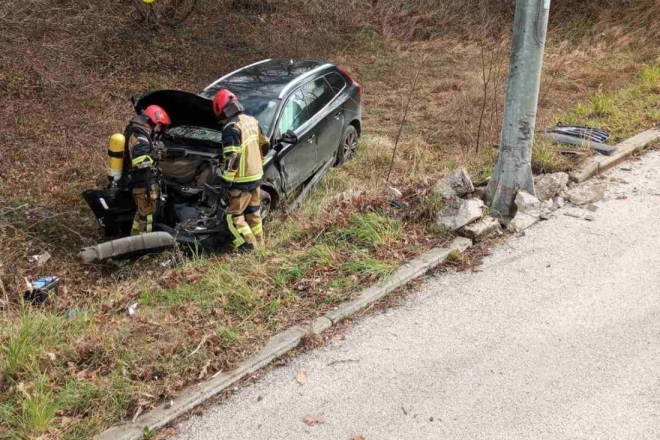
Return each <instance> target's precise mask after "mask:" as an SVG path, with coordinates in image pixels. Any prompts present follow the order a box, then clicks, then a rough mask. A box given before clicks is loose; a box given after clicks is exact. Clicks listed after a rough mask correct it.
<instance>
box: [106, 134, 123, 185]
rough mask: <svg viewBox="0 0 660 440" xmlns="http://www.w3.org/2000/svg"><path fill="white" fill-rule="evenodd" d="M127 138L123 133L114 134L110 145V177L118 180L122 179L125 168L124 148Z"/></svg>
mask: <svg viewBox="0 0 660 440" xmlns="http://www.w3.org/2000/svg"><path fill="white" fill-rule="evenodd" d="M125 148H126V138H125V137H124V135H123V134H119V133H117V134H113V135H112V137H111V138H110V145H109V146H108V179H109V180H110V182H116V181H118V180H119V179H121V176H122V172H123V170H124V153H125V152H124V149H125Z"/></svg>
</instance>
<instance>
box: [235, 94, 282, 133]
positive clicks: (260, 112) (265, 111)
mask: <svg viewBox="0 0 660 440" xmlns="http://www.w3.org/2000/svg"><path fill="white" fill-rule="evenodd" d="M239 100H240V101H241V104H243V107H245V113H247V114H248V115H250V116H254V117H255V118H257V120H258V121H259V125H261V131H262V132H263V133H264V134H265V135H268V133H269V132H270V127H271V126H272V125H273V122H274V119H275V110H277V101H275V100H273V99H267V98H245V99H241V98H239Z"/></svg>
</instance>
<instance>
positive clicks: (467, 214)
mask: <svg viewBox="0 0 660 440" xmlns="http://www.w3.org/2000/svg"><path fill="white" fill-rule="evenodd" d="M483 208H484V202H483V201H481V200H479V199H470V200H463V199H456V198H452V199H449V200H448V201H447V204H446V205H445V206H444V208H442V210H441V211H440V212H439V213H438V217H437V222H438V226H440V227H441V228H443V229H445V230H447V231H450V232H454V231H457V230H459V229H461V228H462V227H464V226H466V225H469V224H470V223H472V222H473V221H475V220H478V219H480V218H481V217H482V216H483Z"/></svg>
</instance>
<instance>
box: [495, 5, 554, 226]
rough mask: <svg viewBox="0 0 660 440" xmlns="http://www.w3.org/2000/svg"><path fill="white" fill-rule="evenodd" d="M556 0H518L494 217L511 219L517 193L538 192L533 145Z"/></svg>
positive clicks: (498, 164) (496, 174)
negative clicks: (546, 45) (533, 169)
mask: <svg viewBox="0 0 660 440" xmlns="http://www.w3.org/2000/svg"><path fill="white" fill-rule="evenodd" d="M550 1H551V0H517V2H516V15H515V19H514V23H513V52H512V54H511V61H510V66H509V86H508V89H507V92H506V106H505V108H504V124H503V125H502V139H501V142H500V155H499V158H498V160H497V165H496V166H495V169H494V170H493V175H492V177H491V179H490V182H489V183H488V188H487V189H486V198H487V201H488V205H489V206H490V208H491V210H492V211H493V214H494V215H496V216H498V217H508V216H510V215H511V214H512V212H513V211H512V208H513V203H514V199H515V196H516V193H517V192H518V191H521V190H524V191H527V192H528V193H530V194H535V192H534V178H533V176H532V166H531V161H532V146H533V144H534V130H535V127H536V110H537V106H538V100H539V89H540V87H541V71H542V70H543V52H544V48H545V38H546V35H547V32H548V16H549V13H550Z"/></svg>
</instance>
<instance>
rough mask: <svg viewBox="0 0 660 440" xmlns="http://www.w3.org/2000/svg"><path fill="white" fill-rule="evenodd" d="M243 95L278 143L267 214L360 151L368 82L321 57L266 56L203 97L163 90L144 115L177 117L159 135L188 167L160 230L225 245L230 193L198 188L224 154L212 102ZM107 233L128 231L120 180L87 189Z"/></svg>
mask: <svg viewBox="0 0 660 440" xmlns="http://www.w3.org/2000/svg"><path fill="white" fill-rule="evenodd" d="M223 88H225V89H229V90H231V91H232V92H233V93H235V94H236V95H237V96H238V98H239V100H240V101H241V103H243V105H244V106H245V108H246V113H248V114H250V115H252V116H254V117H256V118H257V120H258V121H259V123H260V125H261V129H262V131H263V133H264V134H265V135H266V136H267V137H268V138H269V139H270V141H271V146H272V148H271V149H270V151H269V152H268V154H267V156H266V161H265V164H264V173H265V177H264V183H263V185H262V190H263V192H262V215H263V217H264V218H266V217H267V216H268V213H269V212H270V210H271V209H272V208H276V207H277V206H278V204H279V201H280V200H281V199H282V196H287V195H289V194H291V193H292V192H293V191H294V190H295V189H296V188H298V187H300V186H301V185H302V184H303V183H305V181H307V180H308V179H309V178H311V177H312V176H313V175H314V174H315V173H316V172H318V171H319V170H320V169H321V168H322V167H323V166H324V165H325V164H327V163H328V161H331V162H332V163H333V164H335V165H340V164H342V163H343V162H344V161H346V160H348V159H350V158H351V157H352V156H353V154H354V153H355V151H356V148H357V143H358V139H359V136H360V133H361V131H362V106H361V100H362V87H361V86H360V85H359V84H358V83H357V82H356V81H355V80H354V79H353V78H352V77H351V75H350V74H349V73H348V72H347V71H346V70H345V69H344V68H342V67H340V66H335V65H333V64H329V63H324V62H322V61H313V60H264V61H260V62H258V63H255V64H252V65H250V66H247V67H244V68H242V69H239V70H237V71H235V72H232V73H230V74H228V75H225V76H223V77H222V78H220V79H218V80H217V81H215V82H213V83H212V84H210V85H209V86H208V87H206V88H205V89H204V91H203V92H202V93H200V94H195V93H190V92H184V91H180V90H159V91H155V92H150V93H147V94H146V95H143V96H142V97H140V98H138V99H134V101H133V106H134V107H135V111H136V112H137V113H138V114H139V113H141V112H142V111H143V110H144V109H146V108H147V107H148V106H150V105H158V106H160V107H162V108H164V109H165V111H167V113H168V114H169V116H170V119H171V121H172V123H171V125H170V128H169V130H168V131H167V132H166V133H165V134H164V135H163V136H162V137H161V138H160V139H159V143H161V144H162V146H163V148H164V150H163V151H164V152H165V155H166V158H168V159H173V160H176V159H177V158H179V159H181V160H182V161H184V162H185V163H186V164H187V165H186V167H187V168H190V170H189V173H188V172H187V173H188V174H186V175H185V176H183V177H181V176H168V175H167V173H166V172H165V171H163V176H162V178H163V183H164V189H165V191H164V195H163V203H162V209H161V212H160V213H159V214H158V215H157V218H156V219H155V222H154V230H155V231H162V232H166V233H168V234H170V235H171V236H173V237H175V238H176V240H177V241H179V242H185V243H193V244H195V245H198V244H201V245H204V246H206V245H207V244H208V247H217V246H219V245H221V244H222V242H223V240H224V237H225V236H226V235H227V234H228V230H227V227H226V222H225V220H224V216H225V214H224V213H225V212H226V200H225V199H226V197H224V196H223V191H224V189H223V188H222V187H220V186H214V183H213V182H212V181H211V182H210V184H204V185H195V184H193V182H194V181H197V180H198V179H197V177H198V176H201V175H202V174H203V173H207V174H206V175H209V174H208V173H209V172H210V175H215V174H216V170H217V169H218V168H219V166H220V163H221V157H222V133H221V128H220V126H219V125H218V122H217V119H216V117H215V115H214V114H213V108H212V101H213V98H214V96H215V94H216V93H217V91H218V90H220V89H223ZM83 196H84V198H85V200H86V201H87V203H88V204H89V206H90V207H91V208H92V211H93V212H94V214H95V215H96V217H97V218H98V220H99V222H100V223H101V224H102V225H103V226H104V227H105V232H106V235H107V236H109V237H113V238H121V237H125V236H126V235H128V234H129V233H130V228H131V224H132V220H133V216H134V214H135V206H134V203H133V200H132V196H131V194H130V191H129V190H128V186H127V185H126V184H124V183H122V182H120V185H117V186H111V187H108V188H106V189H102V190H89V191H86V192H85V193H84V194H83Z"/></svg>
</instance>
